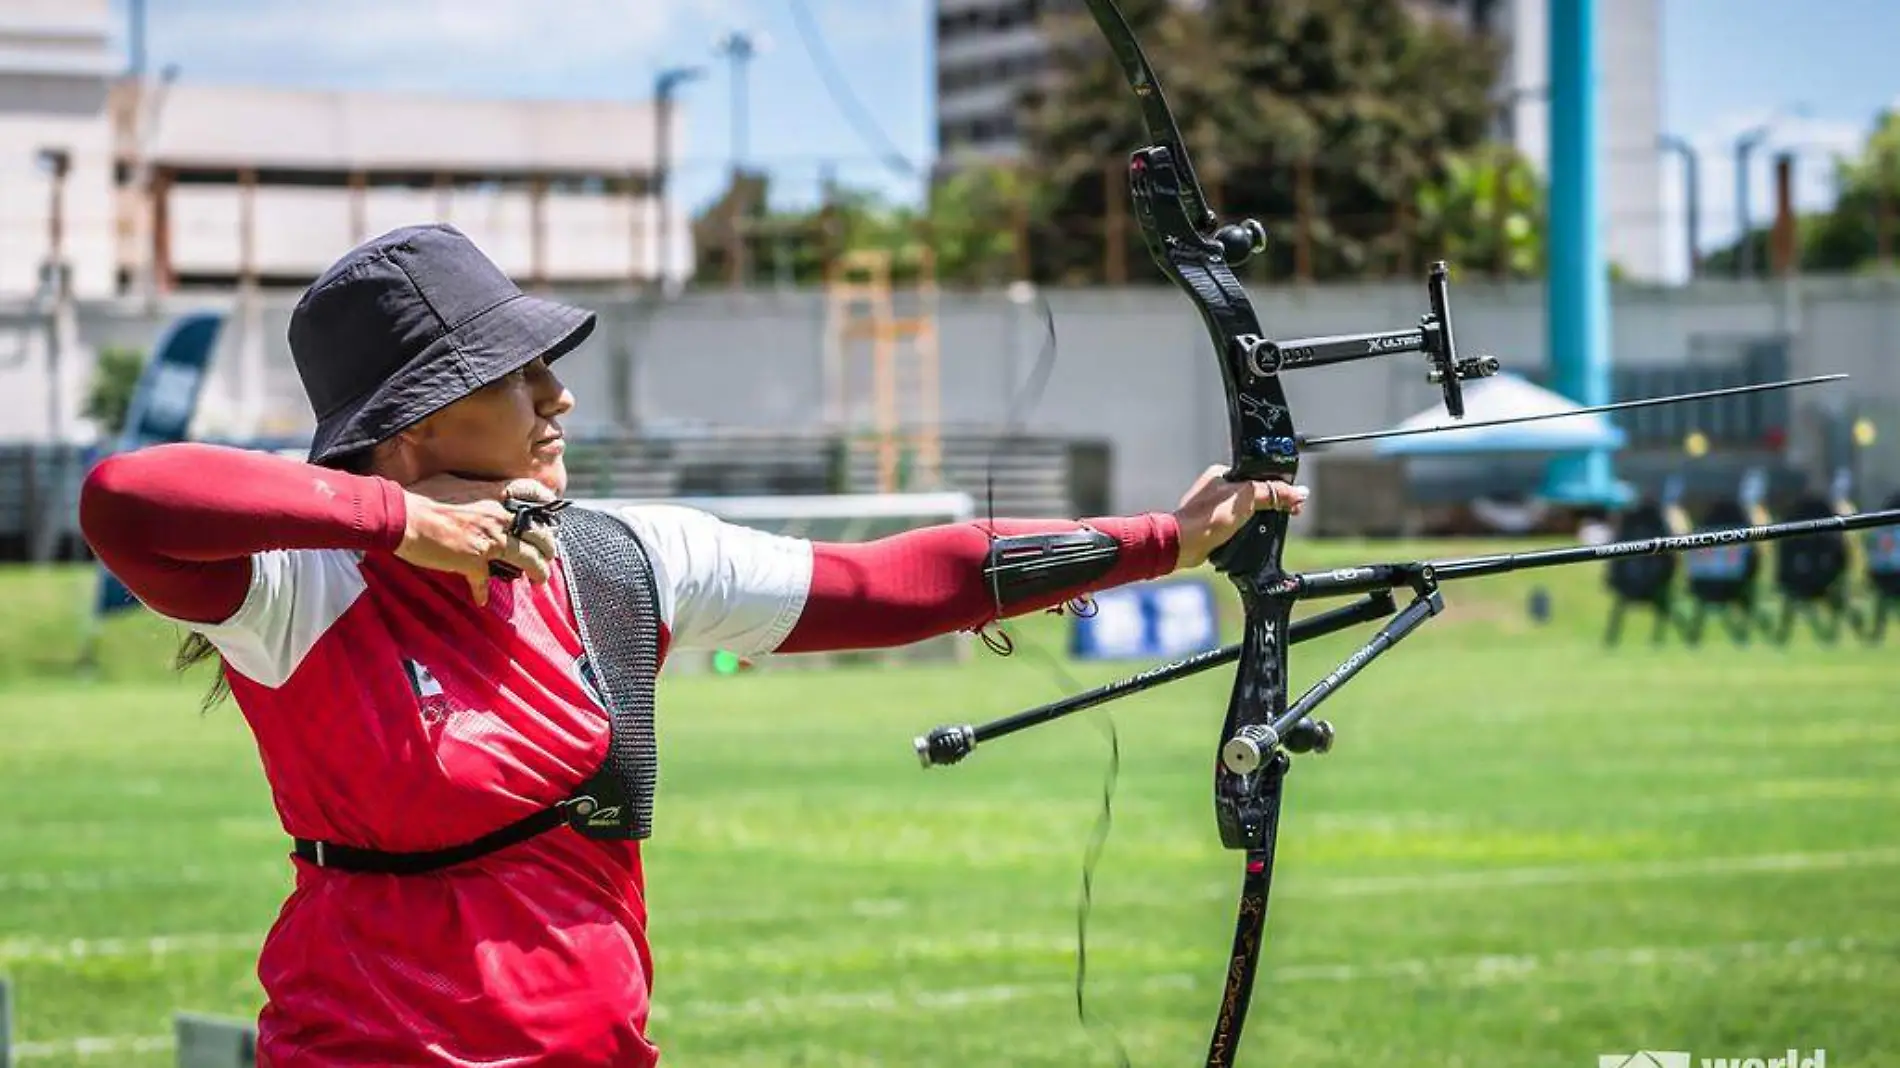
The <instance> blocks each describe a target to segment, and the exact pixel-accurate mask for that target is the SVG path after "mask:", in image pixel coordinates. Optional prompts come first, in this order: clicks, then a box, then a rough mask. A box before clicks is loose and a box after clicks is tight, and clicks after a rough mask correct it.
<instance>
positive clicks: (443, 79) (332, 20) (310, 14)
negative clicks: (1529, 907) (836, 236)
mask: <svg viewBox="0 0 1900 1068" xmlns="http://www.w3.org/2000/svg"><path fill="white" fill-rule="evenodd" d="M756 3H757V0H752V2H751V3H748V2H747V0H559V2H556V3H550V2H545V0H400V2H390V0H324V2H323V3H321V4H313V3H306V2H303V0H259V2H254V3H251V4H249V5H247V10H246V11H245V12H244V13H243V15H241V16H234V15H233V14H232V12H231V9H230V8H229V7H228V6H227V5H225V4H221V3H187V4H180V5H177V6H175V7H165V6H160V7H159V8H158V11H157V12H155V14H154V17H153V18H152V20H151V23H150V33H151V37H152V41H153V45H154V48H153V53H154V56H155V58H157V59H159V60H161V61H162V60H165V59H171V58H177V59H179V60H180V61H181V62H182V65H183V67H184V69H185V76H186V77H190V76H191V74H192V72H193V71H194V70H199V71H205V72H208V73H210V74H211V75H212V76H214V77H222V75H221V74H220V72H221V71H231V72H232V73H233V74H235V75H237V76H238V77H242V76H243V74H244V73H245V72H248V71H252V70H256V69H259V67H260V66H262V67H264V68H265V69H268V68H269V67H270V66H272V65H294V66H295V67H296V68H298V69H299V70H303V71H311V72H317V73H320V74H321V75H322V76H323V77H324V78H325V80H336V79H345V78H351V77H363V78H366V79H370V80H373V81H374V82H375V83H376V84H377V85H379V86H383V87H390V86H394V85H403V86H407V87H415V88H424V87H429V86H431V85H435V84H442V85H460V84H466V83H467V82H468V81H469V80H470V78H471V76H473V75H475V74H481V75H484V76H485V77H486V79H487V80H488V81H490V82H492V83H495V84H497V85H501V86H506V85H507V84H508V83H509V81H510V79H511V78H514V79H520V80H523V81H540V80H545V79H547V78H549V77H552V76H558V75H560V74H561V73H563V72H566V71H573V70H576V69H587V68H597V67H600V66H602V65H606V64H619V65H623V66H625V67H626V68H628V69H629V72H630V73H632V72H641V75H642V76H637V77H629V79H628V82H629V84H636V83H638V84H643V83H644V76H643V75H644V72H646V71H649V70H650V69H651V68H652V67H653V66H654V64H655V61H656V60H657V59H658V58H659V57H660V56H661V55H663V54H664V53H665V52H666V51H668V50H669V46H671V45H673V44H674V41H673V38H675V37H676V36H677V35H678V34H679V33H680V32H681V31H682V30H683V29H684V28H686V27H688V26H690V25H691V24H693V23H696V22H709V21H720V22H725V21H730V20H732V19H733V18H735V17H737V16H741V15H743V14H744V13H746V11H747V9H748V8H749V7H754V6H756ZM708 47H710V38H709V40H708Z"/></svg>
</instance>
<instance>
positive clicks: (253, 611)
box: [172, 549, 364, 688]
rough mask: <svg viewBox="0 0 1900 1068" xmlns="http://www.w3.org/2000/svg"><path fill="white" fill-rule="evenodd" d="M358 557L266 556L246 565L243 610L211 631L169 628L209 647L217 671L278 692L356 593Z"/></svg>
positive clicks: (299, 552) (195, 626)
mask: <svg viewBox="0 0 1900 1068" xmlns="http://www.w3.org/2000/svg"><path fill="white" fill-rule="evenodd" d="M358 560H359V556H358V554H357V553H355V552H351V551H348V550H343V549H273V550H271V551H270V552H262V553H257V554H255V555H253V556H252V557H251V586H250V590H249V591H248V592H247V593H246V594H245V595H244V603H243V604H240V605H239V606H238V608H237V611H235V612H233V613H231V616H230V618H228V619H226V620H224V621H223V622H219V623H194V622H190V621H187V620H182V619H175V620H172V622H174V623H177V624H179V625H180V626H183V627H186V628H188V629H191V630H194V631H197V632H198V633H200V634H203V635H204V636H205V637H206V638H208V639H210V641H211V644H212V645H213V646H215V647H216V648H217V650H218V652H219V653H220V654H222V655H223V656H224V660H225V663H227V664H229V665H230V666H231V667H232V669H234V670H235V671H237V672H238V673H239V674H240V675H243V676H244V677H245V678H248V679H250V680H252V681H253V682H256V683H258V684H260V685H263V686H269V687H272V688H276V687H278V686H282V685H283V684H284V683H285V682H286V681H288V680H289V679H290V676H291V675H292V674H294V673H295V672H296V670H297V666H298V665H299V664H301V663H303V659H304V657H305V656H307V655H309V653H310V649H311V647H312V646H314V645H316V644H317V639H318V638H321V637H322V636H323V633H324V631H327V630H329V629H330V626H331V624H333V623H335V622H336V621H337V619H338V618H339V617H341V616H342V615H343V613H344V611H345V610H346V609H348V608H349V607H350V605H351V604H353V603H355V601H356V598H357V597H358V596H359V595H361V594H362V592H363V590H364V582H363V573H362V571H361V569H360V568H359V567H358V566H357V563H358Z"/></svg>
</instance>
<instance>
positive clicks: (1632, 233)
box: [1506, 0, 1668, 281]
mask: <svg viewBox="0 0 1900 1068" xmlns="http://www.w3.org/2000/svg"><path fill="white" fill-rule="evenodd" d="M1549 5H1550V0H1512V2H1511V4H1510V5H1509V6H1508V7H1507V8H1506V11H1507V12H1508V23H1507V32H1508V33H1509V34H1510V35H1511V38H1512V53H1511V61H1510V62H1511V82H1510V88H1515V89H1517V90H1519V91H1522V92H1525V93H1526V95H1525V96H1522V97H1520V98H1519V99H1518V101H1517V103H1516V105H1515V109H1514V111H1515V114H1514V117H1513V123H1514V128H1515V132H1516V141H1517V147H1518V150H1519V151H1521V152H1523V153H1524V154H1525V156H1526V157H1528V158H1529V159H1530V160H1531V161H1532V162H1533V163H1534V164H1535V165H1536V166H1537V168H1538V169H1539V170H1540V171H1544V172H1546V173H1548V171H1549V169H1550V108H1549V104H1548V101H1547V99H1546V97H1545V95H1544V94H1546V93H1547V92H1548V91H1549V87H1550V24H1549ZM1596 13H1597V86H1598V89H1597V91H1598V94H1599V96H1598V109H1599V110H1598V113H1597V121H1598V137H1599V141H1600V152H1601V155H1600V156H1599V157H1598V168H1599V170H1598V174H1599V176H1600V178H1601V180H1602V183H1603V191H1602V197H1601V204H1602V211H1603V227H1604V231H1603V241H1604V254H1605V255H1606V256H1608V257H1609V258H1610V260H1611V261H1612V262H1614V263H1618V264H1621V265H1622V266H1623V268H1624V269H1625V270H1626V271H1628V272H1629V277H1630V278H1631V279H1632V280H1635V281H1656V280H1660V279H1662V278H1664V277H1665V275H1666V273H1667V269H1666V265H1665V263H1664V259H1663V255H1664V250H1665V242H1664V236H1663V235H1664V228H1665V227H1666V226H1667V225H1668V220H1667V219H1666V218H1665V217H1664V214H1663V161H1662V153H1661V152H1660V151H1659V150H1658V148H1657V145H1656V142H1657V139H1658V138H1659V137H1660V136H1661V135H1662V113H1663V100H1662V11H1661V6H1660V0H1597V3H1596Z"/></svg>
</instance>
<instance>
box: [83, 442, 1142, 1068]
mask: <svg viewBox="0 0 1900 1068" xmlns="http://www.w3.org/2000/svg"><path fill="white" fill-rule="evenodd" d="M623 514H624V515H625V517H626V518H627V520H628V522H629V523H630V524H631V526H632V527H633V529H634V530H635V532H636V533H637V534H638V535H639V536H640V538H641V541H642V543H643V545H644V546H645V547H646V548H647V550H648V554H649V556H650V558H651V559H652V561H653V565H654V572H655V578H656V584H657V586H658V590H659V594H660V597H659V600H660V609H661V612H660V614H661V619H660V620H658V621H657V624H658V625H659V627H660V628H661V643H662V649H663V650H664V649H669V648H681V647H701V648H725V649H729V650H733V651H735V652H739V653H742V654H750V655H759V654H764V653H770V652H775V651H777V652H790V651H812V650H820V649H842V648H863V647H870V646H880V645H881V646H890V645H900V644H905V643H908V642H912V641H917V640H921V639H923V638H926V637H929V636H932V635H935V634H943V633H948V632H951V631H955V630H960V629H969V628H973V627H976V626H979V625H981V624H982V623H985V622H987V621H988V620H990V619H991V618H992V617H993V616H994V615H995V608H996V606H995V604H994V601H993V597H992V594H991V591H990V589H989V587H988V585H987V584H986V583H985V582H984V581H983V579H982V577H981V574H980V567H981V563H982V560H983V558H984V556H985V554H986V553H987V552H988V548H989V538H990V535H989V533H988V531H987V526H988V525H987V524H984V523H958V524H948V525H944V526H938V527H932V528H927V529H923V530H917V531H911V532H907V533H903V534H897V535H893V536H891V537H888V538H883V539H880V540H878V541H874V542H869V543H864V544H848V545H847V544H828V543H813V542H809V541H805V540H802V539H796V538H788V537H781V536H777V535H771V534H765V533H762V532H759V531H754V530H750V529H746V528H742V527H738V526H734V525H731V524H727V523H723V522H721V521H719V520H717V519H715V518H713V517H711V516H708V515H706V514H704V513H701V512H696V511H692V510H689V509H684V508H677V507H667V506H653V507H636V508H630V509H627V510H626V511H625V512H624V513H623ZM405 520H406V506H405V497H404V495H403V493H402V491H401V489H400V488H399V487H397V486H396V485H395V484H393V483H391V482H389V481H387V480H384V479H380V478H376V477H368V476H357V475H349V474H344V473H341V472H336V471H330V470H326V469H322V468H317V467H313V466H310V465H307V464H303V463H298V462H295V461H290V460H286V459H283V458H280V457H275V456H270V455H266V454H261V453H252V452H245V451H240V450H234V449H226V448H219V447H214V446H205V445H193V444H185V445H167V446H159V447H156V448H151V449H146V450H142V451H139V452H135V453H131V454H126V455H121V456H115V457H112V458H110V459H108V460H106V461H105V462H103V463H101V464H100V465H99V466H98V467H97V468H95V469H94V471H93V472H92V473H91V475H90V476H89V477H88V479H87V480H86V484H85V488H84V491H83V493H82V495H81V499H80V523H81V527H82V530H83V531H84V533H85V535H86V538H87V540H88V541H89V542H90V543H91V544H92V546H93V549H94V551H95V552H96V553H97V554H98V555H99V557H100V559H101V560H102V562H103V563H105V565H106V566H107V567H109V568H111V569H112V570H113V572H114V573H115V574H117V575H118V576H119V577H120V579H121V580H123V581H124V582H125V583H126V585H127V587H128V588H130V589H131V590H132V592H133V593H134V594H135V595H137V596H138V597H139V598H140V600H142V601H144V602H145V603H146V604H147V605H148V606H150V607H151V608H152V609H153V610H155V611H157V612H159V613H161V614H162V615H165V616H168V617H170V618H173V619H176V620H179V621H181V622H184V623H186V624H187V625H188V626H191V627H192V628H193V629H195V630H198V631H199V632H201V633H203V634H205V635H206V636H207V637H209V638H210V639H211V641H212V642H213V643H214V644H215V645H216V646H217V648H218V650H219V652H220V653H221V654H222V656H223V660H224V671H225V675H226V678H227V679H229V681H230V683H231V688H232V693H233V696H234V697H235V698H236V701H237V704H238V706H239V708H240V710H241V711H242V712H243V714H244V716H245V719H246V721H247V723H248V724H249V725H250V727H251V730H252V732H253V733H254V735H255V736H256V739H257V743H258V752H259V755H260V757H261V759H262V761H263V765H264V770H265V773H266V776H267V778H268V779H269V781H270V784H271V790H272V797H273V801H274V803H275V805H276V807H277V810H278V813H279V816H280V818H281V819H282V821H283V825H284V828H285V830H286V831H287V832H288V833H289V834H291V835H294V836H297V837H305V838H314V839H324V840H329V841H337V842H346V843H349V844H353V845H359V846H365V847H369V848H374V849H383V850H392V851H407V850H420V849H431V848H438V847H443V846H448V845H453V844H459V843H461V842H466V841H469V840H471V839H473V838H475V837H477V836H479V835H481V834H483V833H486V832H488V831H491V830H494V829H495V828H498V827H501V826H504V825H506V824H508V823H511V822H513V821H515V820H517V819H520V818H522V817H523V816H526V815H528V814H530V813H532V812H534V811H537V810H539V809H542V808H545V807H546V806H547V805H549V804H552V803H554V802H556V801H559V800H561V799H562V798H564V797H566V796H568V794H569V793H570V792H571V791H572V789H573V787H574V786H575V785H577V784H578V783H579V782H581V781H582V780H583V779H585V778H586V777H587V775H589V774H591V773H592V771H593V770H594V769H595V768H596V767H597V766H598V765H599V763H600V761H601V759H602V756H603V755H604V752H605V745H606V742H607V728H608V721H607V717H606V714H605V713H604V711H602V710H601V709H600V707H599V706H598V705H597V704H596V703H595V702H594V701H593V699H592V697H591V696H590V693H591V691H590V690H589V689H588V688H587V686H586V684H585V683H584V682H583V681H582V680H581V678H580V675H579V672H578V670H577V668H576V663H577V661H578V659H579V657H580V655H581V647H580V641H579V638H578V635H577V633H576V631H575V626H574V622H573V615H572V611H571V608H570V605H569V602H568V594H567V587H566V576H565V573H564V571H563V570H562V569H561V568H560V566H558V564H557V566H556V567H555V569H554V575H553V578H552V579H551V580H550V581H549V582H548V583H547V584H546V585H543V586H535V585H533V584H531V583H529V582H527V581H526V580H515V581H513V582H502V581H496V582H494V583H492V584H491V588H490V597H489V602H488V604H487V605H486V606H477V605H476V604H475V603H474V601H473V599H472V598H470V596H469V594H468V590H467V585H466V582H465V580H464V579H462V578H461V577H460V576H457V575H450V574H446V573H443V572H436V571H429V570H424V569H420V568H417V567H414V566H411V565H409V564H407V563H405V562H404V561H402V560H400V559H399V558H397V557H396V556H395V555H394V550H395V548H396V547H397V546H398V545H399V544H400V543H401V540H402V536H403V530H404V524H405ZM1090 522H1091V524H1092V525H1093V526H1095V527H1097V528H1099V529H1102V530H1104V531H1106V532H1108V533H1110V534H1112V535H1113V536H1115V537H1116V538H1117V539H1118V540H1119V541H1120V543H1121V546H1122V551H1121V554H1120V556H1119V558H1118V559H1117V561H1116V564H1115V567H1114V569H1113V570H1112V571H1111V572H1110V573H1109V574H1108V575H1107V576H1105V577H1104V578H1103V579H1101V580H1099V581H1097V582H1095V583H1092V584H1091V585H1090V586H1089V587H1088V589H1100V588H1107V587H1110V586H1114V585H1119V584H1122V583H1126V582H1130V581H1135V580H1139V579H1143V578H1149V577H1154V576H1157V575H1161V574H1164V573H1166V572H1167V571H1169V570H1171V569H1172V568H1173V567H1174V565H1175V561H1176V556H1177V553H1178V546H1177V541H1176V539H1177V532H1176V529H1175V525H1174V522H1173V520H1172V518H1171V517H1169V516H1165V515H1148V516H1138V517H1133V518H1107V519H1099V520H1091V521H1090ZM1072 525H1073V524H1069V523H1056V522H1022V521H999V522H998V523H997V524H996V526H997V528H998V532H999V533H1005V534H1007V533H1018V532H1030V531H1038V530H1057V529H1066V528H1069V527H1071V526H1072ZM1084 592H1087V589H1084V588H1081V587H1077V588H1073V589H1068V590H1061V591H1056V592H1052V593H1051V594H1049V595H1048V596H1046V597H1045V598H1043V599H1042V600H1040V601H1038V602H1034V603H1025V604H1021V605H1016V606H1013V607H1012V609H1011V611H1012V612H1028V611H1034V610H1036V609H1037V608H1039V607H1043V606H1047V605H1053V604H1057V603H1060V602H1061V601H1063V600H1065V599H1067V598H1069V597H1072V596H1076V595H1079V594H1081V593H1084ZM662 714H664V711H663V710H662ZM295 863H296V865H297V886H296V889H295V891H294V892H293V893H292V895H291V897H290V899H289V901H288V902H286V904H285V907H284V910H283V912H282V914H281V915H280V917H279V919H278V922H277V924H276V925H275V926H274V927H273V928H272V930H271V932H270V934H269V935H268V936H267V938H266V940H265V943H264V947H263V951H262V953H261V955H260V959H259V976H260V978H261V979H262V981H263V985H264V988H265V992H266V994H267V998H268V1000H267V1004H266V1006H265V1008H264V1011H263V1014H262V1016H261V1018H260V1021H259V1031H260V1048H259V1063H260V1064H263V1065H276V1066H279V1068H285V1066H292V1065H294V1066H305V1065H311V1066H326V1068H327V1066H357V1065H372V1064H373V1065H378V1066H382V1068H393V1066H409V1065H415V1066H430V1068H446V1066H457V1068H459V1066H464V1065H477V1064H479V1065H499V1064H523V1065H525V1064H530V1063H532V1064H535V1065H537V1066H545V1068H563V1066H574V1068H593V1066H607V1065H612V1066H614V1068H622V1066H627V1065H650V1064H652V1063H654V1062H655V1061H656V1060H657V1057H658V1053H657V1051H656V1050H655V1049H654V1047H653V1046H652V1045H651V1044H650V1043H648V1042H647V1040H646V1038H645V1036H644V1032H645V1023H646V1017H647V1011H648V1001H647V992H648V986H649V979H650V976H651V966H652V961H651V956H650V953H649V950H648V945H647V941H646V936H645V926H646V922H645V921H646V914H645V896H644V887H643V880H642V875H641V868H640V853H639V847H638V844H637V843H625V842H603V841H595V840H592V839H584V838H581V837H580V836H578V835H575V834H573V833H571V832H569V831H567V830H566V829H565V828H562V829H558V830H556V831H553V832H550V833H547V834H544V835H541V836H539V837H537V838H535V839H532V840H530V841H528V842H525V843H522V844H520V845H517V846H513V847H510V848H508V849H505V850H501V851H499V852H496V853H492V854H489V855H488V856H486V857H483V858H481V859H479V860H476V861H473V862H470V863H467V864H464V865H459V866H457V867H455V868H452V869H447V870H445V871H443V872H439V873H432V874H429V875H425V876H377V875H361V874H352V873H344V872H338V871H335V870H332V869H318V868H314V867H311V866H308V865H306V864H304V863H303V862H302V861H296V862H295Z"/></svg>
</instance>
